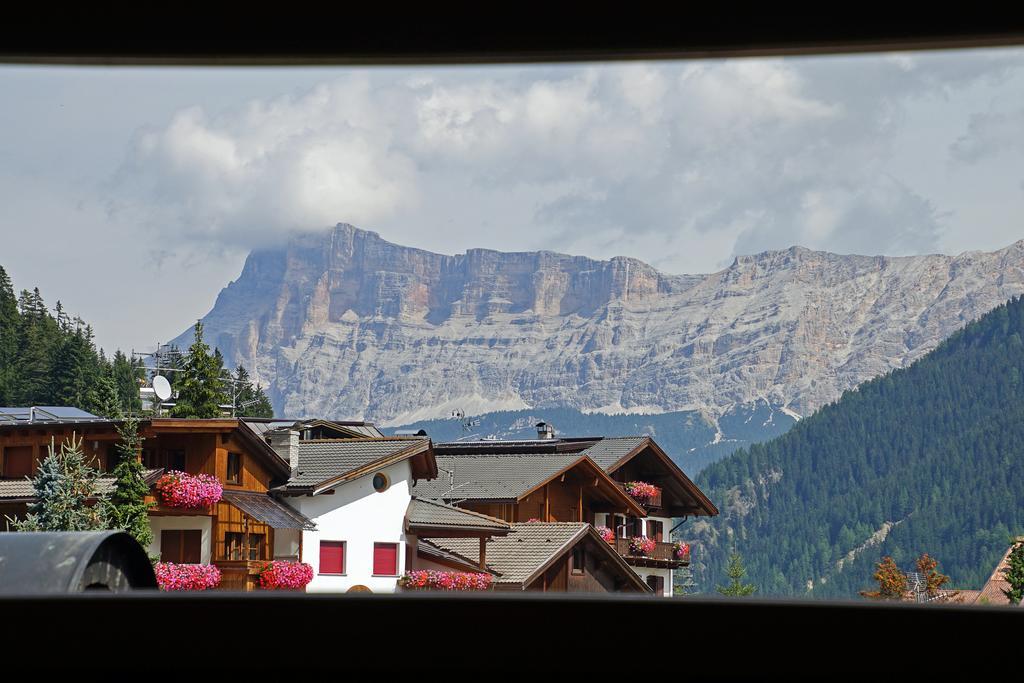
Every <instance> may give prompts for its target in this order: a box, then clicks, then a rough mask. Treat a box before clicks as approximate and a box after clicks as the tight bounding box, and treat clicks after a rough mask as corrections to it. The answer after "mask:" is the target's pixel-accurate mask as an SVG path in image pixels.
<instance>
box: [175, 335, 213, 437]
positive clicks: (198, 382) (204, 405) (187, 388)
mask: <svg viewBox="0 0 1024 683" xmlns="http://www.w3.org/2000/svg"><path fill="white" fill-rule="evenodd" d="M184 365H185V367H184V370H183V371H182V372H181V373H178V374H179V376H180V377H181V380H180V384H179V386H178V398H177V400H176V402H175V406H174V409H173V410H172V411H171V415H172V416H174V417H186V418H199V419H202V418H211V417H218V416H219V415H220V403H221V402H222V401H223V400H224V382H223V379H222V372H223V367H222V366H221V365H219V364H218V362H217V358H216V357H215V356H212V355H210V347H209V346H207V345H206V344H205V343H204V342H203V323H202V321H197V322H196V327H195V340H194V341H193V342H192V345H191V346H190V347H189V349H188V355H187V356H186V357H185V364H184Z"/></svg>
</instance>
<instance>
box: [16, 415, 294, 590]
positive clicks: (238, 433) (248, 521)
mask: <svg viewBox="0 0 1024 683" xmlns="http://www.w3.org/2000/svg"><path fill="white" fill-rule="evenodd" d="M116 426H117V425H116V424H115V423H113V422H101V423H77V424H73V425H70V424H46V423H41V424H39V425H17V426H13V425H12V426H6V427H0V479H15V478H17V479H24V478H25V477H26V476H29V477H31V476H33V475H34V474H35V472H36V470H37V469H38V463H39V461H40V459H41V458H44V457H45V456H46V453H47V447H48V446H49V445H50V444H51V440H52V442H53V443H54V444H55V447H57V448H59V447H60V443H61V442H62V441H64V440H65V439H69V438H71V436H72V435H74V436H75V438H81V439H82V440H83V450H84V451H85V453H86V455H87V456H89V457H90V464H92V466H94V467H96V468H97V469H99V470H100V471H101V472H104V473H108V472H110V470H112V469H113V466H114V465H115V464H116V458H117V457H118V452H117V450H116V445H117V443H118V442H119V441H120V437H119V436H118V434H117V431H116ZM140 433H141V435H142V436H143V438H144V441H143V443H142V452H141V453H140V457H141V458H142V461H143V464H144V465H145V466H146V467H147V468H149V469H155V468H161V469H164V470H170V469H176V470H181V471H184V472H186V473H188V474H209V475H212V476H215V477H216V478H217V479H218V480H219V481H220V483H221V485H222V486H223V487H224V490H225V491H226V492H228V491H248V492H256V493H263V494H266V493H267V491H268V490H269V489H270V488H271V486H272V485H274V484H276V483H279V482H280V481H283V480H284V479H285V478H286V477H287V475H288V465H287V464H285V463H283V462H282V461H280V459H279V457H278V456H277V455H276V454H275V453H274V452H273V450H272V449H270V447H269V446H267V445H266V444H265V443H262V442H261V441H260V440H259V439H258V438H257V437H255V436H254V435H252V434H251V433H250V432H248V429H247V428H246V427H245V426H244V425H241V424H240V422H239V421H238V420H235V419H213V420H182V419H172V418H157V419H152V420H146V421H143V422H141V423H140ZM27 458H31V460H30V464H29V465H28V466H26V459H27ZM146 500H147V502H150V503H153V507H152V508H151V509H150V513H149V514H150V519H151V520H154V521H156V520H158V519H160V518H182V517H197V518H198V517H206V518H209V519H210V522H209V526H210V529H211V534H210V539H209V541H210V548H209V556H210V560H211V562H212V563H213V564H215V565H217V566H218V568H219V569H220V570H221V575H222V585H221V587H222V588H226V589H234V590H249V589H252V588H253V586H254V580H255V572H254V570H255V566H256V565H257V564H258V563H259V562H260V561H265V560H271V559H273V549H274V529H273V528H272V527H271V526H269V525H268V524H265V523H263V522H261V521H258V520H256V519H253V518H252V517H250V516H249V515H247V514H245V513H243V512H242V511H241V510H239V509H238V508H237V507H235V506H234V505H231V504H230V503H228V502H226V501H223V500H222V501H220V502H218V503H216V504H215V505H212V506H210V507H209V508H206V509H198V510H194V509H181V508H169V507H166V506H164V505H161V503H160V500H159V498H158V497H157V496H156V495H155V493H151V494H150V495H148V496H147V497H146ZM27 503H28V501H27V500H4V501H0V514H3V515H8V516H11V517H23V516H24V514H25V512H26V507H27ZM168 521H170V520H168ZM157 527H159V528H157ZM0 528H5V525H0ZM154 530H155V533H156V534H157V535H158V536H159V537H160V538H161V539H164V538H166V539H168V543H169V547H168V548H167V549H166V550H165V549H164V548H163V541H162V540H161V554H162V555H166V557H165V558H162V559H165V560H174V561H185V560H189V561H195V558H194V555H195V551H194V549H193V548H192V545H193V544H194V541H193V540H192V538H193V536H192V535H191V534H194V533H198V532H196V530H195V529H194V527H193V526H192V525H189V529H175V528H168V526H167V525H166V524H160V525H156V526H154ZM168 532H170V533H168ZM175 532H178V533H177V534H176V533H175Z"/></svg>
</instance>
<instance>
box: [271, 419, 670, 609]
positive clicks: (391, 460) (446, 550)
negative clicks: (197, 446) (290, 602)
mask: <svg viewBox="0 0 1024 683" xmlns="http://www.w3.org/2000/svg"><path fill="white" fill-rule="evenodd" d="M264 436H265V437H266V438H267V439H268V440H269V441H270V443H272V444H274V445H275V447H276V448H277V449H278V452H280V453H281V454H282V456H283V457H284V456H285V454H287V457H288V458H289V460H290V462H291V464H292V474H291V477H290V478H289V479H288V481H287V482H286V483H284V484H282V485H280V486H278V487H276V488H275V489H274V490H273V491H272V493H273V495H275V496H277V497H278V498H279V499H280V500H282V501H284V502H286V503H287V504H288V505H289V506H291V507H293V508H294V509H295V510H296V511H297V512H299V513H300V514H301V515H302V516H303V517H305V518H308V519H310V520H311V521H313V522H314V524H315V529H309V530H302V531H301V532H293V533H296V537H295V538H294V539H293V541H292V542H293V544H294V545H295V546H297V547H299V548H300V549H301V556H300V559H301V560H302V561H304V562H307V563H308V564H310V565H311V566H312V567H313V574H314V578H313V581H312V582H311V583H310V584H309V585H308V586H307V587H306V590H307V591H308V592H343V591H344V592H347V591H350V590H368V591H371V592H375V593H379V592H393V591H395V590H397V588H398V586H399V580H400V577H401V576H402V575H404V574H406V573H408V572H415V571H418V570H435V571H447V572H450V571H456V572H472V573H478V574H479V573H483V574H487V575H488V576H490V577H491V581H492V583H491V585H493V587H494V588H495V589H497V590H503V589H512V590H588V591H617V590H622V591H637V592H650V588H649V587H648V586H647V585H646V584H644V583H643V582H642V581H641V580H640V579H639V577H637V575H636V574H635V573H634V572H633V571H632V570H631V569H630V568H629V566H628V565H627V564H626V563H625V562H624V561H623V560H622V558H621V557H620V556H619V555H618V554H616V553H615V552H614V550H613V549H612V548H611V547H610V546H609V545H608V543H606V542H605V541H604V540H602V539H601V537H600V536H598V535H597V533H596V531H595V530H594V528H593V527H592V526H591V525H590V524H588V523H585V522H581V521H579V519H580V514H581V513H580V506H581V505H584V506H585V508H586V509H587V510H590V509H591V506H592V505H595V504H599V505H603V506H604V507H603V508H602V509H613V510H623V511H624V512H626V511H630V510H632V511H633V512H636V513H642V512H643V510H642V508H640V507H639V506H638V505H637V504H636V503H635V501H633V500H632V499H631V498H630V497H629V496H627V495H625V494H624V492H623V491H622V490H621V489H619V488H617V487H616V486H615V485H614V483H613V482H612V481H611V480H610V479H608V477H606V476H605V475H604V473H603V472H602V471H601V469H600V468H599V467H597V465H596V464H594V463H593V462H592V461H591V460H590V459H589V458H587V457H586V456H579V455H573V456H570V458H569V460H570V461H571V462H569V463H561V462H555V463H549V464H548V465H549V468H552V471H550V472H547V475H548V478H550V477H553V476H556V475H557V476H560V477H562V478H563V479H564V480H565V481H570V482H573V481H575V482H583V481H587V482H591V481H592V480H594V479H597V484H596V485H590V486H587V487H580V486H578V487H577V489H576V497H575V498H573V499H572V500H569V499H568V498H559V499H558V500H549V501H548V503H549V506H550V509H551V514H552V515H558V516H563V517H569V516H571V515H575V516H576V519H575V521H573V522H565V523H555V524H539V525H538V524H535V523H528V524H510V523H509V522H507V521H505V520H503V519H499V518H497V517H494V516H492V515H488V514H486V513H484V512H480V511H477V510H473V509H469V508H464V507H456V506H453V505H450V504H447V503H445V502H442V501H440V500H438V499H436V498H431V497H430V496H429V495H425V494H430V493H431V491H432V489H431V488H429V487H428V484H430V483H431V482H434V481H437V480H438V474H439V472H438V469H437V462H436V458H435V454H434V448H433V443H432V442H431V440H430V439H429V438H427V437H425V436H423V435H419V434H411V435H409V436H401V437H397V436H396V437H364V436H352V435H345V436H341V437H339V438H328V439H324V438H311V439H305V438H303V436H304V434H303V433H302V430H301V429H298V428H289V427H287V426H277V427H276V428H273V429H268V430H267V431H265V432H264ZM534 479H536V478H534ZM542 484H543V482H541V481H539V480H537V481H534V480H531V481H530V482H528V483H525V484H515V485H514V486H515V488H516V490H517V491H518V490H525V489H526V488H530V489H533V494H534V497H533V498H531V500H534V502H535V503H536V504H538V505H539V504H540V503H539V502H537V501H540V498H539V497H538V494H537V492H538V491H540V487H541V486H542ZM581 492H585V495H584V494H583V493H581ZM527 497H528V498H529V497H530V496H529V495H527ZM573 511H575V512H573ZM282 537H283V535H282V534H281V533H279V534H278V538H282Z"/></svg>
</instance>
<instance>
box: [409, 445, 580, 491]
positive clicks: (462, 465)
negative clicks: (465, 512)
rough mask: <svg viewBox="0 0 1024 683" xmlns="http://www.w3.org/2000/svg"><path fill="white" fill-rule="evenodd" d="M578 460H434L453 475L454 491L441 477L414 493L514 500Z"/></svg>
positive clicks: (505, 456) (501, 456)
mask: <svg viewBox="0 0 1024 683" xmlns="http://www.w3.org/2000/svg"><path fill="white" fill-rule="evenodd" d="M580 458H581V456H580V455H579V454H578V453H573V454H569V455H561V454H544V455H529V454H528V455H523V454H517V453H489V454H487V455H456V456H437V468H438V470H439V471H441V472H444V473H449V472H454V478H455V479H454V481H455V487H456V488H455V490H454V491H453V492H451V493H449V488H450V482H449V478H448V476H446V475H444V474H443V475H442V476H439V477H438V478H437V479H434V480H432V481H423V482H419V483H418V484H417V485H416V488H415V490H414V492H415V493H416V496H417V497H421V498H438V499H443V498H450V499H453V500H454V499H477V500H506V499H511V500H515V499H517V498H518V497H519V496H521V495H522V494H524V493H526V492H527V491H530V490H532V489H534V488H536V487H537V486H539V485H541V484H543V483H544V482H545V481H547V480H549V479H550V478H551V477H553V476H555V475H556V474H558V473H559V472H561V471H562V470H564V469H565V468H567V467H570V466H571V465H572V464H573V463H575V462H577V461H579V460H580Z"/></svg>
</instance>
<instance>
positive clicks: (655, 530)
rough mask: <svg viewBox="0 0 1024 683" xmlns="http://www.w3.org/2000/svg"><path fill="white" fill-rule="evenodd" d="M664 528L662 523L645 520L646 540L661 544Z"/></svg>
mask: <svg viewBox="0 0 1024 683" xmlns="http://www.w3.org/2000/svg"><path fill="white" fill-rule="evenodd" d="M664 528H665V523H664V522H658V521H655V520H653V519H649V520H647V538H652V539H654V540H655V541H657V542H658V543H661V539H662V534H663V532H664Z"/></svg>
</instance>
